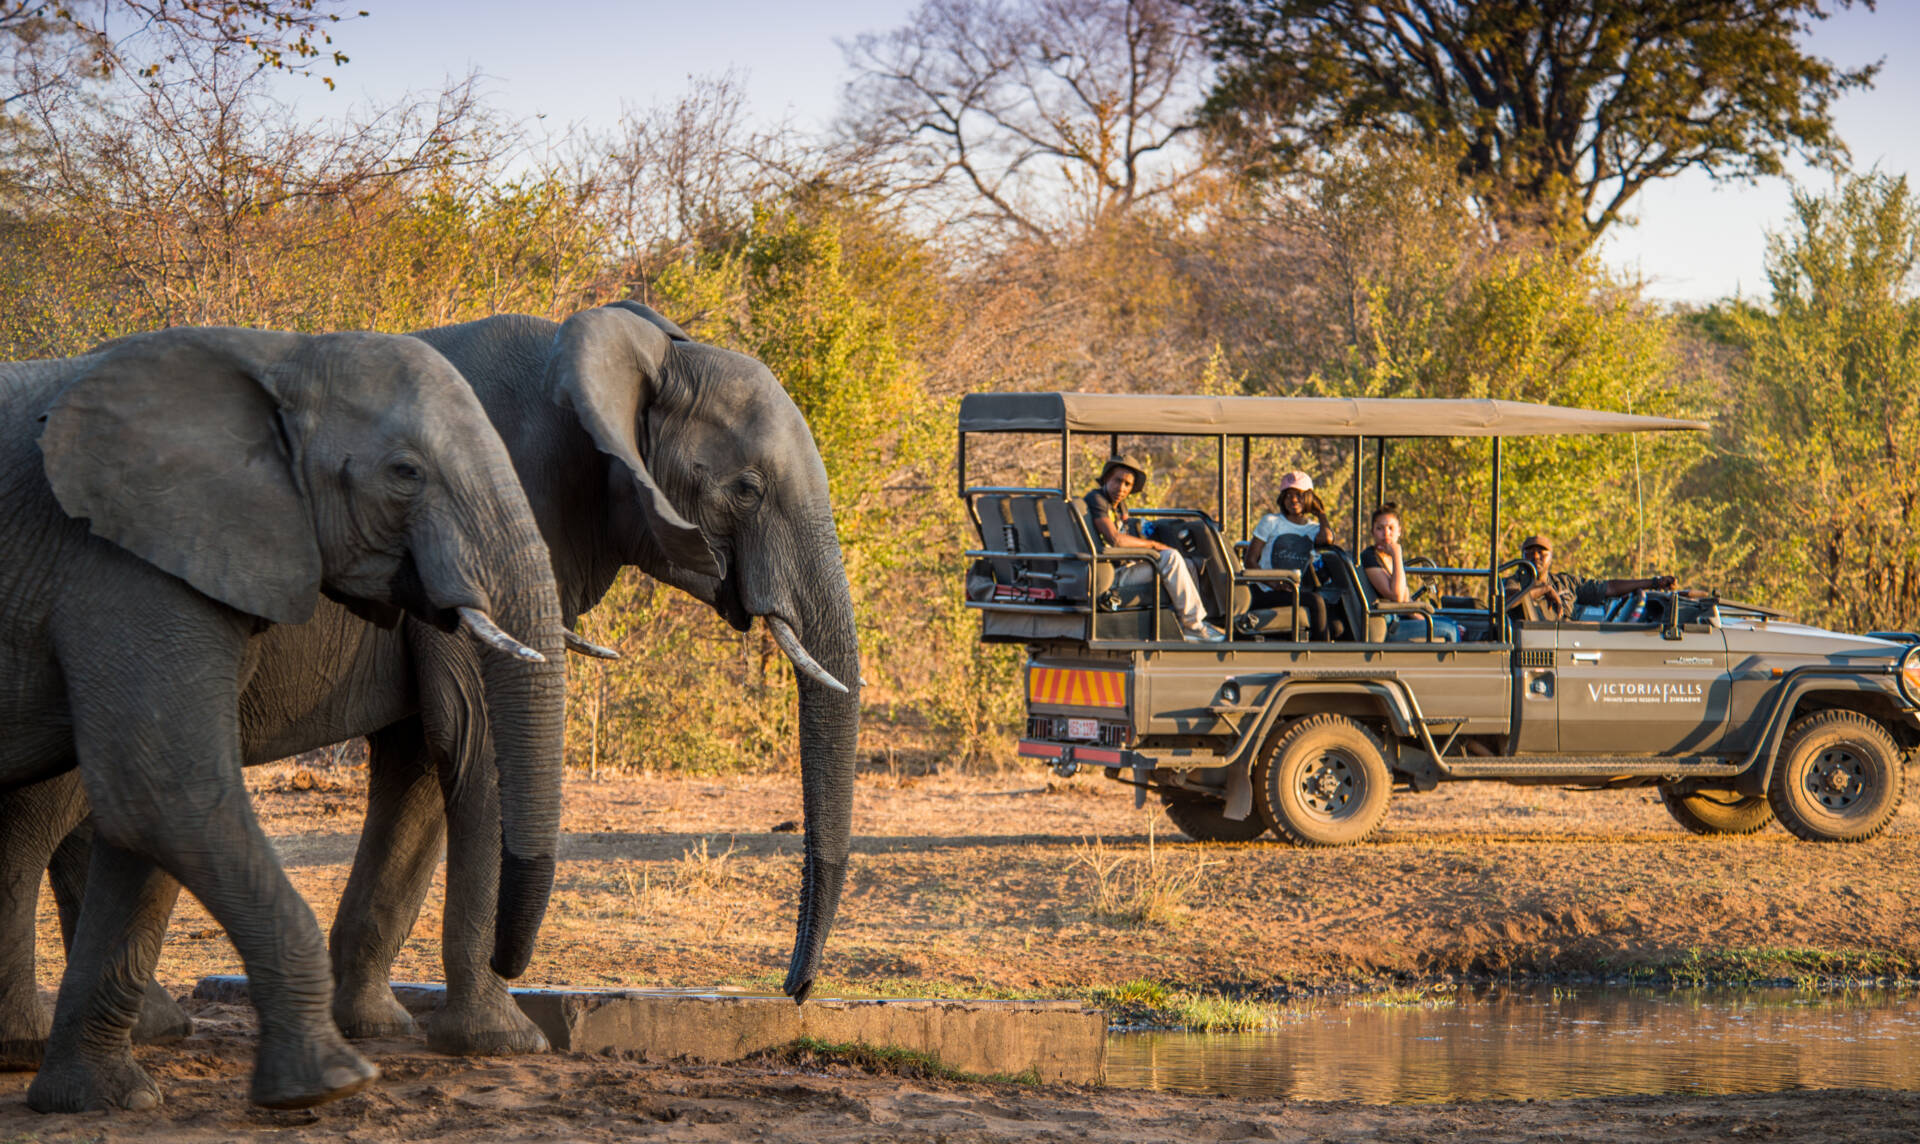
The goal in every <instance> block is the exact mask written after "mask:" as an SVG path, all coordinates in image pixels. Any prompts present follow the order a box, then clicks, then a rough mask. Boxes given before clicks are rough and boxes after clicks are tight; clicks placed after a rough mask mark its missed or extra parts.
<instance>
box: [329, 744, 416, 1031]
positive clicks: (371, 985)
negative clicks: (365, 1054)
mask: <svg viewBox="0 0 1920 1144" xmlns="http://www.w3.org/2000/svg"><path fill="white" fill-rule="evenodd" d="M440 801H441V800H440V784H439V782H438V780H437V779H436V778H435V777H434V773H433V768H432V766H431V765H430V764H429V763H428V761H427V752H426V745H425V742H424V741H423V739H422V736H421V730H420V722H419V720H417V719H408V720H406V721H405V722H401V723H396V724H394V725H393V726H391V727H388V728H386V729H385V730H383V731H379V732H376V733H375V734H373V735H372V736H370V737H369V739H368V751H367V819H366V825H365V826H364V827H363V828H362V829H361V831H360V846H359V849H358V850H357V851H355V853H354V856H353V873H352V874H351V875H350V876H349V877H348V879H347V891H346V894H345V895H344V896H343V897H342V898H341V899H340V909H339V911H338V912H337V913H335V914H334V918H333V932H332V933H331V934H330V935H329V937H328V945H329V946H330V948H331V951H332V956H333V976H334V994H333V1019H334V1021H336V1022H337V1023H338V1024H339V1026H340V1030H341V1031H342V1032H344V1033H345V1034H346V1035H347V1036H349V1037H395V1036H402V1035H405V1034H408V1033H412V1032H414V1031H415V1025H414V1022H413V1018H412V1017H411V1016H409V1015H408V1013H407V1011H406V1009H405V1008H404V1007H402V1006H401V1004H400V1002H399V1001H397V1000H395V999H394V996H393V989H392V987H391V985H390V984H389V981H388V977H389V974H390V973H391V972H392V969H393V960H394V958H396V957H398V956H399V955H400V946H401V944H402V943H404V942H405V941H406V940H407V935H408V934H409V933H411V932H412V931H413V925H414V922H415V921H416V920H418V918H419V916H420V904H421V902H423V901H424V900H425V899H426V896H427V889H428V887H429V886H430V885H431V884H432V882H433V872H434V870H435V868H436V867H438V866H439V865H440V838H441V833H442V830H443V828H444V826H445V821H444V819H443V818H442V815H441V811H440Z"/></svg>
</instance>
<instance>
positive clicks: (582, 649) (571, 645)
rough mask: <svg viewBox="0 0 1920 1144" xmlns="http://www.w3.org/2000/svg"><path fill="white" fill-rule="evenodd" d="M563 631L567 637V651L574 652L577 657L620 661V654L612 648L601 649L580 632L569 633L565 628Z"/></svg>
mask: <svg viewBox="0 0 1920 1144" xmlns="http://www.w3.org/2000/svg"><path fill="white" fill-rule="evenodd" d="M561 630H562V631H563V632H565V634H566V637H567V650H568V651H570V652H572V653H573V654H575V655H585V656H592V657H593V658H594V659H619V658H620V653H619V652H617V651H615V650H613V649H612V648H610V647H601V646H600V645H599V644H597V643H594V642H593V641H592V640H590V639H588V638H587V637H585V636H583V635H581V634H580V633H579V632H575V631H568V630H567V629H564V628H563V629H561Z"/></svg>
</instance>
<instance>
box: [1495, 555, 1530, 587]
mask: <svg viewBox="0 0 1920 1144" xmlns="http://www.w3.org/2000/svg"><path fill="white" fill-rule="evenodd" d="M1509 573H1511V574H1512V579H1513V580H1514V581H1515V582H1517V583H1518V584H1519V585H1520V590H1521V591H1522V592H1524V591H1526V590H1527V589H1528V588H1531V587H1533V582H1534V581H1535V580H1538V579H1539V578H1540V566H1539V565H1538V564H1535V563H1534V562H1533V561H1531V560H1528V559H1527V558H1526V557H1524V556H1521V557H1518V558H1516V559H1513V560H1509V561H1507V562H1506V563H1505V564H1502V565H1501V566H1500V567H1498V568H1495V569H1494V570H1493V578H1494V579H1496V580H1505V579H1507V578H1508V574H1509Z"/></svg>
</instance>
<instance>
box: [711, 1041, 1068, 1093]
mask: <svg viewBox="0 0 1920 1144" xmlns="http://www.w3.org/2000/svg"><path fill="white" fill-rule="evenodd" d="M747 1060H749V1061H754V1062H758V1063H771V1064H781V1065H786V1066H788V1067H791V1068H804V1069H820V1068H831V1067H835V1066H839V1067H843V1068H853V1069H858V1070H860V1071H861V1072H864V1073H871V1074H873V1075H875V1076H897V1077H903V1078H905V1079H907V1080H950V1081H965V1082H968V1083H976V1084H978V1083H985V1084H1025V1085H1037V1084H1039V1083H1040V1073H1039V1071H1038V1070H1036V1069H1028V1070H1026V1071H1025V1072H1021V1073H1013V1074H1006V1073H994V1074H991V1075H981V1074H979V1073H970V1072H965V1071H963V1070H961V1069H956V1068H952V1067H950V1066H948V1065H945V1064H942V1063H941V1062H940V1059H939V1058H938V1057H935V1056H933V1055H931V1054H929V1053H921V1052H915V1051H913V1050H911V1049H894V1048H886V1047H882V1046H875V1045H869V1044H866V1043H864V1042H860V1041H854V1042H851V1043H848V1044H830V1043H828V1042H826V1041H822V1040H819V1039H817V1038H814V1037H801V1038H799V1039H798V1040H795V1041H791V1042H789V1043H787V1044H785V1045H781V1046H780V1047H779V1048H774V1049H767V1050H764V1051H762V1052H758V1053H755V1054H753V1055H752V1056H750V1057H748V1058H747Z"/></svg>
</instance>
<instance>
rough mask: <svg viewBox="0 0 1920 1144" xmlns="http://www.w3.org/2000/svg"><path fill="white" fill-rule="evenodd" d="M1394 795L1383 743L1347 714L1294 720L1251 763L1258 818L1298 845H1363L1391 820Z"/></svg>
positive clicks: (1277, 833)
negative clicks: (1382, 822) (1389, 807)
mask: <svg viewBox="0 0 1920 1144" xmlns="http://www.w3.org/2000/svg"><path fill="white" fill-rule="evenodd" d="M1392 792H1393V777H1392V775H1390V774H1389V773H1388V771H1387V760H1386V754H1385V752H1384V751H1383V750H1382V749H1381V747H1380V740H1378V739H1376V738H1374V736H1373V732H1371V731H1369V730H1367V729H1366V728H1365V727H1363V726H1361V725H1360V724H1359V723H1356V722H1354V721H1353V720H1352V719H1349V718H1347V717H1346V716H1344V715H1313V716H1309V717H1308V718H1305V719H1302V720H1300V721H1299V722H1297V723H1295V724H1293V725H1292V726H1291V727H1288V728H1287V729H1286V731H1285V732H1284V733H1282V734H1281V735H1280V736H1279V737H1278V738H1276V739H1273V740H1270V742H1269V746H1268V747H1267V749H1266V751H1265V752H1263V754H1262V757H1261V759H1260V761H1259V762H1258V763H1256V764H1254V768H1253V799H1254V804H1255V805H1256V806H1257V807H1258V808H1259V810H1260V817H1261V818H1262V819H1264V820H1265V821H1266V824H1267V825H1268V826H1269V827H1271V828H1272V829H1273V832H1274V833H1275V834H1276V835H1278V836H1280V837H1281V838H1284V839H1286V840H1287V841H1289V842H1292V843H1294V844H1295V845H1297V846H1351V845H1352V844H1354V843H1356V842H1359V841H1360V840H1361V839H1363V838H1365V837H1366V836H1367V835H1369V834H1372V833H1373V832H1374V829H1375V828H1376V827H1378V826H1379V825H1380V820H1381V819H1383V818H1385V817H1386V815H1387V799H1388V798H1389V797H1390V796H1391V794H1392Z"/></svg>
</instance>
